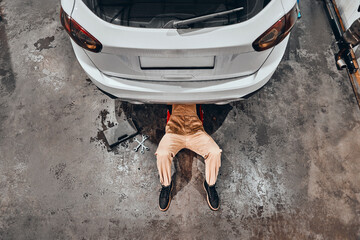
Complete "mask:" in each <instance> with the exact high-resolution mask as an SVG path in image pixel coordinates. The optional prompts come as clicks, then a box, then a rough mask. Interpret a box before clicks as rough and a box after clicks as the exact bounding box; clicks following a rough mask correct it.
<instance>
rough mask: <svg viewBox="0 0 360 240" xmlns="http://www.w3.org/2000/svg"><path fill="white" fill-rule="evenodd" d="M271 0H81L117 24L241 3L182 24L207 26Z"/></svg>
mask: <svg viewBox="0 0 360 240" xmlns="http://www.w3.org/2000/svg"><path fill="white" fill-rule="evenodd" d="M270 1H271V0H223V1H220V0H191V1H190V0H171V1H168V0H132V1H130V0H83V2H84V3H85V4H86V5H87V6H88V7H89V8H90V10H91V11H93V12H94V13H95V14H96V15H97V16H98V17H100V18H101V19H103V20H105V21H107V22H109V23H113V24H116V25H121V26H129V27H138V28H163V27H164V26H165V25H166V24H167V23H168V22H169V21H173V20H186V19H190V18H194V17H199V16H204V15H208V14H212V13H218V12H223V11H227V10H231V9H235V8H240V7H243V9H242V10H240V11H237V12H234V13H230V14H226V15H222V16H217V17H213V18H210V19H206V20H202V21H198V22H195V23H191V24H189V25H187V26H185V27H186V28H207V27H218V26H224V25H230V24H235V23H240V22H243V21H246V20H248V19H250V18H252V17H253V16H255V15H256V14H258V13H259V12H260V11H261V10H262V9H263V8H264V7H266V5H267V4H268V3H269V2H270Z"/></svg>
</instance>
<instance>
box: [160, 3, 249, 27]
mask: <svg viewBox="0 0 360 240" xmlns="http://www.w3.org/2000/svg"><path fill="white" fill-rule="evenodd" d="M243 9H244V8H243V7H239V8H234V9H231V10H227V11H223V12H217V13H212V14H208V15H204V16H200V17H194V18H189V19H186V20H178V21H177V20H171V21H169V22H168V23H166V24H165V25H164V26H163V28H178V27H179V26H184V25H189V24H192V23H196V22H201V21H205V20H208V19H210V18H214V17H218V16H222V15H227V14H230V13H233V12H238V11H241V10H243Z"/></svg>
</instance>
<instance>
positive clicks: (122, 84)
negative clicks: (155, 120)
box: [64, 0, 296, 103]
mask: <svg viewBox="0 0 360 240" xmlns="http://www.w3.org/2000/svg"><path fill="white" fill-rule="evenodd" d="M285 2H286V4H283V2H282V1H281V0H272V1H271V2H270V3H269V4H268V5H267V6H266V7H265V8H264V9H263V10H262V11H260V12H259V13H258V14H257V15H255V16H254V17H252V18H250V19H249V20H246V21H244V22H241V23H238V24H232V25H227V26H221V27H211V28H203V29H152V28H135V27H126V26H120V25H115V24H111V23H108V22H106V21H104V20H102V19H101V18H99V17H98V16H96V15H95V14H94V13H93V12H92V11H91V10H90V9H89V8H88V7H87V6H86V5H85V4H84V3H83V2H82V1H81V0H76V1H75V5H74V10H73V12H72V15H71V16H72V18H73V19H74V20H75V21H77V22H78V23H79V24H80V25H81V26H82V27H83V28H84V29H86V30H87V31H88V32H89V33H90V34H91V35H93V36H94V37H95V38H97V39H98V40H99V41H100V42H101V43H102V45H103V49H102V51H101V52H100V53H93V52H90V51H87V50H84V49H82V48H81V47H79V46H78V45H76V44H75V43H74V42H73V41H72V44H73V48H74V50H75V53H76V56H77V58H78V60H79V62H80V64H81V66H82V67H83V68H84V70H85V72H86V73H87V74H88V76H89V77H90V79H91V80H92V81H93V82H94V83H95V84H96V85H97V86H98V87H99V88H100V89H102V90H104V91H106V92H108V93H110V94H112V95H114V96H117V97H119V98H121V99H124V100H128V101H132V102H143V103H145V102H146V103H185V102H186V103H190V102H192V103H205V102H207V103H210V102H212V103H219V102H228V101H233V100H237V99H239V98H241V97H243V96H245V95H247V94H249V93H251V92H253V91H256V90H257V89H259V88H260V87H262V86H263V85H264V84H265V83H266V82H267V81H268V80H269V79H270V77H271V75H272V74H273V72H274V71H275V69H276V67H277V66H278V64H279V62H280V60H281V58H282V56H283V54H284V52H285V48H286V44H287V42H288V38H289V37H287V38H285V40H283V41H282V42H281V43H280V44H278V45H277V46H275V47H274V48H272V49H268V50H265V51H261V52H256V51H255V50H254V49H253V47H252V43H253V42H254V41H255V39H257V38H258V37H259V36H260V35H261V34H263V33H264V32H265V31H266V30H267V29H268V28H270V27H271V26H272V25H273V24H274V23H275V22H277V21H278V20H279V19H280V18H281V17H282V16H284V14H285V13H286V12H288V11H289V10H290V9H291V8H292V7H293V6H294V5H295V3H296V0H291V1H289V0H286V1H285ZM290 5H291V7H290V8H289V9H287V8H288V6H290ZM284 9H286V11H285V10H284ZM64 11H65V9H64ZM69 13H70V12H68V14H69ZM176 59H178V60H179V59H185V61H183V62H184V64H183V65H182V64H181V62H182V61H177V60H176ZM186 59H192V60H191V61H186ZM211 59H213V61H214V63H212V64H213V67H212V68H211ZM143 62H144V63H143ZM141 63H143V66H142V65H141ZM197 65H199V66H197ZM144 66H145V67H150V68H152V67H154V69H147V68H146V69H144ZM168 66H170V67H175V68H176V69H166V67H168ZM192 67H195V68H196V67H200V68H201V69H194V68H192ZM202 67H204V68H202ZM164 68H165V69H164ZM177 68H179V69H177Z"/></svg>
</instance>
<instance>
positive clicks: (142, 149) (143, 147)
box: [134, 134, 150, 154]
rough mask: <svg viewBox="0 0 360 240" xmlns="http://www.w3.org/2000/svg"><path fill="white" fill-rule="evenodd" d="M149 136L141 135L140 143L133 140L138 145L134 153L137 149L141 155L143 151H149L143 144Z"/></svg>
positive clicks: (135, 139)
mask: <svg viewBox="0 0 360 240" xmlns="http://www.w3.org/2000/svg"><path fill="white" fill-rule="evenodd" d="M148 138H149V136H146V135H144V134H143V135H142V141H141V142H140V141H139V140H138V139H137V138H136V137H135V138H134V141H135V142H137V143H138V145H137V146H136V147H135V148H134V151H135V152H137V151H138V150H139V148H140V147H141V150H140V152H141V154H144V153H145V150H146V151H149V150H150V148H148V147H147V146H145V145H144V142H145V141H146V139H148Z"/></svg>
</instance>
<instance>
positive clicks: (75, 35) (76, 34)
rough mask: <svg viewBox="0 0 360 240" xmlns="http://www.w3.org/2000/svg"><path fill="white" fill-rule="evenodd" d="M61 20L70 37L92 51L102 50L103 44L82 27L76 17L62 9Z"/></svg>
mask: <svg viewBox="0 0 360 240" xmlns="http://www.w3.org/2000/svg"><path fill="white" fill-rule="evenodd" d="M60 21H61V24H62V25H63V27H64V28H65V30H66V32H67V33H68V34H69V35H70V37H71V38H72V39H73V40H74V41H75V42H76V43H77V44H78V45H79V46H80V47H82V48H85V49H87V50H89V51H92V52H100V51H101V49H102V44H101V43H100V42H99V41H98V40H97V39H96V38H95V37H93V36H92V35H91V34H90V33H88V32H87V31H86V30H85V29H84V28H83V27H81V26H80V25H79V24H78V23H77V22H76V21H75V20H74V19H72V18H71V17H70V16H69V15H67V14H66V12H64V10H63V9H62V8H61V9H60Z"/></svg>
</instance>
